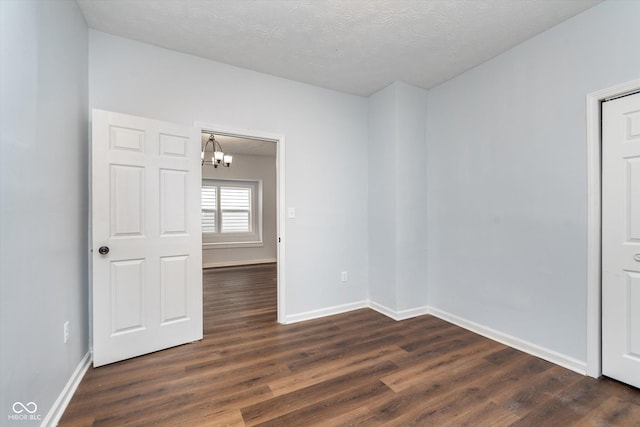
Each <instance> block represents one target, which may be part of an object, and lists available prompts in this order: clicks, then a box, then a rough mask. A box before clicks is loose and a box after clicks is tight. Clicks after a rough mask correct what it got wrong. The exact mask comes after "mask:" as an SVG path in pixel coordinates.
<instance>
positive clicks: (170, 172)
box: [92, 110, 202, 366]
mask: <svg viewBox="0 0 640 427" xmlns="http://www.w3.org/2000/svg"><path fill="white" fill-rule="evenodd" d="M199 138H200V137H199V131H198V130H197V129H195V128H192V127H188V126H180V125H175V124H172V123H166V122H160V121H157V120H151V119H146V118H141V117H135V116H128V115H124V114H118V113H113V112H108V111H101V110H94V111H93V125H92V159H93V160H92V228H93V231H92V238H93V327H94V332H93V337H94V366H100V365H103V364H106V363H112V362H115V361H118V360H122V359H126V358H130V357H135V356H139V355H142V354H146V353H149V352H153V351H157V350H162V349H164V348H168V347H172V346H176V345H179V344H183V343H187V342H191V341H195V340H198V339H201V338H202V252H201V251H202V233H201V224H200V186H201V185H200V183H201V166H200V154H199V153H200V139H199ZM101 246H105V247H108V248H109V251H108V253H106V254H100V253H99V252H98V248H100V247H101Z"/></svg>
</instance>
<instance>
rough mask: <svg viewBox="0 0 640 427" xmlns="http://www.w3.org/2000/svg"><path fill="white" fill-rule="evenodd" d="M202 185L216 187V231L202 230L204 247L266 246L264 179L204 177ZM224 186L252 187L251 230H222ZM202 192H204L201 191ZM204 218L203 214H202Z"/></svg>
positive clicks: (201, 208)
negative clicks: (263, 232)
mask: <svg viewBox="0 0 640 427" xmlns="http://www.w3.org/2000/svg"><path fill="white" fill-rule="evenodd" d="M202 186H203V187H205V186H212V187H216V198H217V200H216V209H215V220H216V225H215V227H216V231H215V232H205V231H203V232H202V246H203V248H205V249H206V248H210V249H211V248H216V249H218V248H241V247H261V246H264V244H263V240H262V180H256V179H225V178H204V177H203V178H202ZM222 187H239V188H247V187H248V188H250V189H251V196H250V201H251V209H250V218H249V227H250V230H251V231H249V232H233V233H230V232H226V233H223V232H222V206H221V203H220V197H221V194H220V193H221V188H222ZM201 194H202V193H201ZM200 197H201V199H200V204H201V207H200V210H201V215H202V212H203V211H204V209H203V207H202V195H201V196H200ZM201 220H202V216H201Z"/></svg>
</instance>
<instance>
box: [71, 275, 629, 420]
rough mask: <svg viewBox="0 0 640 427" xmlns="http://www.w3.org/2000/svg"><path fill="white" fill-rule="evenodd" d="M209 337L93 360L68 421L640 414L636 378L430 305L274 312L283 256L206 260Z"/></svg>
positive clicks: (562, 417)
mask: <svg viewBox="0 0 640 427" xmlns="http://www.w3.org/2000/svg"><path fill="white" fill-rule="evenodd" d="M204 308H205V318H204V335H205V336H204V339H203V340H202V341H200V342H197V343H193V344H187V345H184V346H180V347H176V348H172V349H168V350H164V351H161V352H157V353H154V354H149V355H146V356H141V357H138V358H135V359H131V360H127V361H123V362H120V363H115V364H112V365H108V366H103V367H100V368H97V369H90V370H89V372H87V374H86V376H85V378H84V379H83V380H82V382H81V384H80V386H79V388H78V390H77V392H76V394H75V396H74V397H73V399H72V400H71V402H70V404H69V406H68V408H67V410H66V412H65V414H64V415H63V417H62V420H61V422H60V424H59V425H61V426H222V425H231V426H255V425H260V426H313V425H319V426H347V425H356V426H377V425H385V426H414V425H415V426H536V427H539V426H640V391H639V390H638V389H635V388H632V387H628V386H625V385H623V384H620V383H617V382H615V381H613V380H608V379H600V380H594V379H591V378H588V377H584V376H582V375H579V374H576V373H574V372H571V371H568V370H566V369H563V368H561V367H559V366H556V365H553V364H551V363H548V362H546V361H543V360H541V359H538V358H536V357H533V356H529V355H527V354H525V353H522V352H520V351H517V350H513V349H511V348H509V347H506V346H504V345H502V344H498V343H496V342H493V341H491V340H488V339H486V338H483V337H481V336H478V335H476V334H473V333H471V332H468V331H466V330H464V329H461V328H458V327H456V326H453V325H451V324H449V323H447V322H444V321H442V320H439V319H437V318H435V317H431V316H421V317H417V318H414V319H409V320H405V321H402V322H396V321H394V320H391V319H389V318H387V317H385V316H383V315H381V314H379V313H377V312H375V311H372V310H369V309H363V310H357V311H353V312H350V313H346V314H340V315H336V316H331V317H326V318H322V319H317V320H311V321H307V322H301V323H296V324H292V325H279V324H277V323H276V270H275V265H262V266H249V267H236V268H224V269H215V270H205V272H204Z"/></svg>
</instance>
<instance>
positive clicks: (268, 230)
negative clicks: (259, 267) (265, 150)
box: [202, 147, 286, 267]
mask: <svg viewBox="0 0 640 427" xmlns="http://www.w3.org/2000/svg"><path fill="white" fill-rule="evenodd" d="M223 149H224V147H223ZM202 177H203V178H212V179H251V180H261V181H262V243H263V245H262V246H260V247H244V248H243V247H238V248H222V249H221V248H215V247H211V246H204V247H203V251H202V264H203V265H204V266H205V267H216V266H220V265H234V264H247V263H251V262H265V261H271V262H275V261H276V257H277V246H276V244H277V243H276V240H277V235H276V234H277V232H276V195H277V191H276V158H275V157H273V156H248V155H239V154H234V155H233V165H231V167H229V168H222V167H218V168H214V167H213V166H205V167H203V168H202ZM285 215H286V213H285Z"/></svg>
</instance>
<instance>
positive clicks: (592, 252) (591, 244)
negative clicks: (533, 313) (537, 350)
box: [587, 79, 640, 378]
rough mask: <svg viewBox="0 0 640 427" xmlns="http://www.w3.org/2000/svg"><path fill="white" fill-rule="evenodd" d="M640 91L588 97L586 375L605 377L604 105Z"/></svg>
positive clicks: (636, 85) (638, 83)
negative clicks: (603, 368) (603, 261)
mask: <svg viewBox="0 0 640 427" xmlns="http://www.w3.org/2000/svg"><path fill="white" fill-rule="evenodd" d="M637 91H640V79H635V80H630V81H628V82H625V83H622V84H619V85H616V86H612V87H609V88H606V89H602V90H598V91H596V92H591V93H589V94H587V375H588V376H590V377H594V378H598V377H600V376H601V375H602V310H601V307H602V271H601V268H602V256H601V254H602V218H601V209H602V187H601V185H602V176H601V170H602V169H601V160H602V159H601V156H602V154H601V153H602V151H601V149H602V103H603V102H604V101H606V100H608V99H611V98H617V97H620V96H624V95H628V94H630V93H633V92H637Z"/></svg>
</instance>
